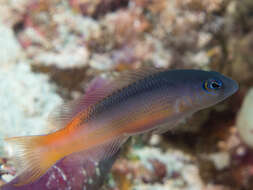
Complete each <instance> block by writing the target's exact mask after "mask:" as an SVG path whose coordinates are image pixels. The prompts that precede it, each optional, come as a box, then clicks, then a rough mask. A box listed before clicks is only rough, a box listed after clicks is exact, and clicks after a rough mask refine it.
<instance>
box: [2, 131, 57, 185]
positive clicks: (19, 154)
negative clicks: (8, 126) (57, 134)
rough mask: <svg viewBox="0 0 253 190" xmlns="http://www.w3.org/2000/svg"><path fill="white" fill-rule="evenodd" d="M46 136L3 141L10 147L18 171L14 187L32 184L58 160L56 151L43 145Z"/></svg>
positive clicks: (14, 138)
mask: <svg viewBox="0 0 253 190" xmlns="http://www.w3.org/2000/svg"><path fill="white" fill-rule="evenodd" d="M45 137H46V136H29V137H13V138H7V139H5V140H6V141H7V142H8V143H9V144H10V145H11V148H12V149H11V151H12V152H14V153H15V155H13V156H14V157H15V158H14V165H16V168H17V169H18V182H17V183H16V184H15V186H21V185H25V184H29V183H32V182H34V181H36V180H37V179H39V178H40V177H41V176H42V175H43V174H45V173H46V171H47V170H48V169H49V168H50V167H51V166H52V165H53V164H54V163H56V161H57V160H59V159H60V157H59V154H57V152H56V151H54V150H52V149H49V148H47V145H45V144H44V142H45V140H44V138H45Z"/></svg>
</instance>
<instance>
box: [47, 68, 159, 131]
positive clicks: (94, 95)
mask: <svg viewBox="0 0 253 190" xmlns="http://www.w3.org/2000/svg"><path fill="white" fill-rule="evenodd" d="M162 71H164V69H159V68H154V67H144V68H143V67H142V68H139V69H137V70H131V71H125V72H123V73H120V74H119V75H118V76H116V77H115V78H114V79H113V80H112V79H111V80H109V79H104V78H102V77H96V78H95V79H93V80H92V81H91V83H90V85H88V87H87V89H86V93H85V95H84V96H82V97H81V98H79V99H77V100H74V101H71V102H69V103H66V104H63V105H61V106H58V107H57V108H56V109H55V110H54V111H53V112H52V113H51V114H50V115H49V118H48V121H49V131H50V132H53V131H56V130H59V129H61V128H64V127H65V126H66V125H67V124H68V123H69V122H70V121H71V120H72V119H73V117H74V116H76V115H77V114H78V113H79V112H81V111H84V110H85V109H87V108H88V107H90V106H92V105H94V104H96V103H97V102H99V101H101V100H103V99H104V98H106V97H107V96H109V95H111V94H112V93H113V92H115V91H117V90H120V89H122V88H124V87H127V86H128V85H130V84H131V83H134V82H136V81H138V80H141V79H143V78H145V77H147V76H150V75H152V74H155V73H158V72H162Z"/></svg>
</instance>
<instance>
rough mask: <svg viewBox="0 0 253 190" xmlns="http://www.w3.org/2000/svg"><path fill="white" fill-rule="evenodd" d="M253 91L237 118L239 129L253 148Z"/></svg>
mask: <svg viewBox="0 0 253 190" xmlns="http://www.w3.org/2000/svg"><path fill="white" fill-rule="evenodd" d="M252 108H253V89H251V90H250V91H249V92H248V94H247V95H246V97H245V99H244V102H243V104H242V107H241V109H240V112H239V115H238V118H237V124H236V125H237V129H238V132H239V134H240V136H241V138H242V140H243V142H245V143H246V144H247V145H249V146H250V147H253V109H252Z"/></svg>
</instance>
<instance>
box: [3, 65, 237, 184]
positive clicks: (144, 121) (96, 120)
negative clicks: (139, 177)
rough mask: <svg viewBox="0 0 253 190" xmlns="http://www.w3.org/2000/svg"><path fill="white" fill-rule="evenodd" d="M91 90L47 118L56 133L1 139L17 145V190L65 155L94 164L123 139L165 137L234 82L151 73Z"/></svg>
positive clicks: (193, 73) (189, 73)
mask: <svg viewBox="0 0 253 190" xmlns="http://www.w3.org/2000/svg"><path fill="white" fill-rule="evenodd" d="M94 84H96V82H94ZM93 86H96V85H93ZM93 86H92V87H91V88H90V91H89V92H87V94H86V95H85V96H84V97H82V98H81V99H79V100H76V101H75V102H72V103H70V104H67V105H65V106H63V107H61V108H60V109H58V110H57V111H56V114H53V115H55V117H52V118H51V120H52V121H53V125H55V126H58V129H57V131H55V132H52V133H49V134H46V135H40V136H30V137H14V138H10V139H7V141H9V142H11V143H13V144H14V145H15V144H17V145H18V149H17V150H18V152H19V154H17V156H18V158H19V164H20V166H21V168H22V169H21V172H20V178H19V179H20V182H18V183H17V185H23V184H27V183H31V182H33V181H35V180H36V179H38V178H39V177H41V176H42V175H43V174H44V173H45V172H46V171H47V170H48V169H49V168H50V167H51V166H52V165H54V164H55V163H56V162H57V161H59V160H61V159H64V158H65V157H66V156H68V155H71V154H75V153H78V152H84V154H85V155H87V159H89V160H94V161H100V160H103V159H105V158H107V157H110V156H111V155H113V154H114V153H115V152H116V151H117V150H118V149H119V148H120V146H121V145H122V144H123V143H124V142H125V141H126V140H127V138H128V137H130V136H133V135H136V134H141V133H144V132H148V131H153V132H157V133H162V132H165V131H167V130H169V129H170V128H172V127H173V126H175V125H176V124H177V123H178V122H179V121H180V120H182V119H184V118H185V117H187V116H189V115H191V114H193V113H194V112H196V111H198V110H201V109H204V108H206V107H209V106H212V105H214V104H216V103H218V102H220V101H222V100H224V99H225V98H227V97H229V96H230V95H232V94H233V93H235V92H236V91H237V89H238V85H237V83H236V82H235V81H233V80H232V79H230V78H227V77H225V76H223V75H221V74H219V73H217V72H214V71H201V70H157V69H152V70H146V71H135V72H131V73H128V74H126V75H125V76H122V77H119V78H118V79H117V80H116V81H114V82H101V81H100V84H99V85H98V87H93ZM92 88H93V89H92ZM54 120H57V122H55V121H54ZM164 124H166V125H164Z"/></svg>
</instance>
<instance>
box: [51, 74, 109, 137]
mask: <svg viewBox="0 0 253 190" xmlns="http://www.w3.org/2000/svg"><path fill="white" fill-rule="evenodd" d="M109 89H110V88H109V82H108V80H106V79H103V78H101V77H96V78H95V79H93V80H92V81H91V82H90V84H89V85H88V87H87V89H86V93H85V94H84V96H82V97H81V98H78V99H77V100H73V101H70V102H68V103H66V104H62V105H60V106H58V107H56V108H55V109H54V110H53V111H52V112H51V113H50V114H49V116H48V129H46V131H47V132H54V131H57V130H59V129H62V128H64V127H65V126H66V125H67V124H68V123H69V122H70V121H71V120H72V119H73V117H75V116H76V115H77V114H78V113H80V112H82V111H84V110H86V109H87V108H88V107H90V106H91V105H94V104H96V103H97V102H98V101H100V100H101V99H103V98H104V96H105V95H106V94H108V90H109Z"/></svg>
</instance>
